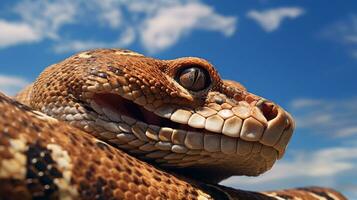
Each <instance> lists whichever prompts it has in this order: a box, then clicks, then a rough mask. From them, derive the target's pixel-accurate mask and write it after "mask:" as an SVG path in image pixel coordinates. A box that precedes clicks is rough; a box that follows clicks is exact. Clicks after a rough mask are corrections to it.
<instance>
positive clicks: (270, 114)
mask: <svg viewBox="0 0 357 200" xmlns="http://www.w3.org/2000/svg"><path fill="white" fill-rule="evenodd" d="M257 106H258V108H260V110H261V111H262V113H263V115H264V117H265V118H266V119H267V121H270V120H273V119H274V118H275V117H277V116H278V107H277V106H276V105H275V104H273V103H272V102H269V101H263V102H261V103H260V104H259V105H257Z"/></svg>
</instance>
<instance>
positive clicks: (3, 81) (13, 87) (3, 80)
mask: <svg viewBox="0 0 357 200" xmlns="http://www.w3.org/2000/svg"><path fill="white" fill-rule="evenodd" d="M28 84H29V82H28V81H26V80H25V79H23V78H21V77H17V76H9V75H2V74H0V91H1V92H4V93H5V94H7V95H14V94H16V93H17V92H18V91H20V90H21V89H22V88H24V87H25V86H26V85H28Z"/></svg>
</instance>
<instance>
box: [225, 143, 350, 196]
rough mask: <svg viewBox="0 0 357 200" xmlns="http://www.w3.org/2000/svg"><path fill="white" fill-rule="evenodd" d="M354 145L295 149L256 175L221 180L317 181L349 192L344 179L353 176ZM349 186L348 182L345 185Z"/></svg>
mask: <svg viewBox="0 0 357 200" xmlns="http://www.w3.org/2000/svg"><path fill="white" fill-rule="evenodd" d="M356 170H357V147H331V148H326V149H320V150H316V151H314V152H295V154H294V155H293V157H292V159H289V160H282V161H279V162H278V163H277V164H276V165H275V166H274V167H273V169H272V170H271V171H269V172H267V173H265V174H263V175H262V176H259V177H233V178H230V179H228V180H225V181H223V182H222V183H221V184H224V185H229V186H232V187H235V188H244V189H251V190H272V189H278V188H281V189H282V188H288V187H301V186H309V185H319V186H327V187H333V188H336V189H339V190H342V192H347V193H348V194H350V195H355V194H351V191H350V190H349V188H347V187H345V186H346V184H347V183H346V182H345V179H343V180H342V179H341V177H342V176H343V175H344V176H348V177H350V178H351V179H355V178H357V174H356V173H355V172H356ZM349 187H351V185H349Z"/></svg>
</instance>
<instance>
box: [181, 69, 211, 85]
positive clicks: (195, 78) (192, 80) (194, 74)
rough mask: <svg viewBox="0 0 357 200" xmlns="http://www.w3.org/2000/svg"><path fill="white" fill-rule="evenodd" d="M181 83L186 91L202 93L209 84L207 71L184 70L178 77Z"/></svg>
mask: <svg viewBox="0 0 357 200" xmlns="http://www.w3.org/2000/svg"><path fill="white" fill-rule="evenodd" d="M178 81H179V83H180V84H181V85H182V86H183V87H185V88H186V89H189V90H192V91H200V90H203V89H205V88H206V87H207V86H208V84H209V77H208V73H207V71H205V70H204V69H202V68H199V67H190V68H186V69H184V70H182V71H181V72H180V73H179V77H178Z"/></svg>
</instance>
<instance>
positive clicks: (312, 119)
mask: <svg viewBox="0 0 357 200" xmlns="http://www.w3.org/2000/svg"><path fill="white" fill-rule="evenodd" d="M290 111H291V112H292V114H293V116H294V117H295V119H296V121H297V122H296V124H297V127H298V128H302V129H308V130H310V131H311V132H314V133H320V134H324V135H330V136H335V137H355V136H357V98H351V99H347V100H321V99H320V100H318V99H297V100H295V101H293V102H291V109H290Z"/></svg>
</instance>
